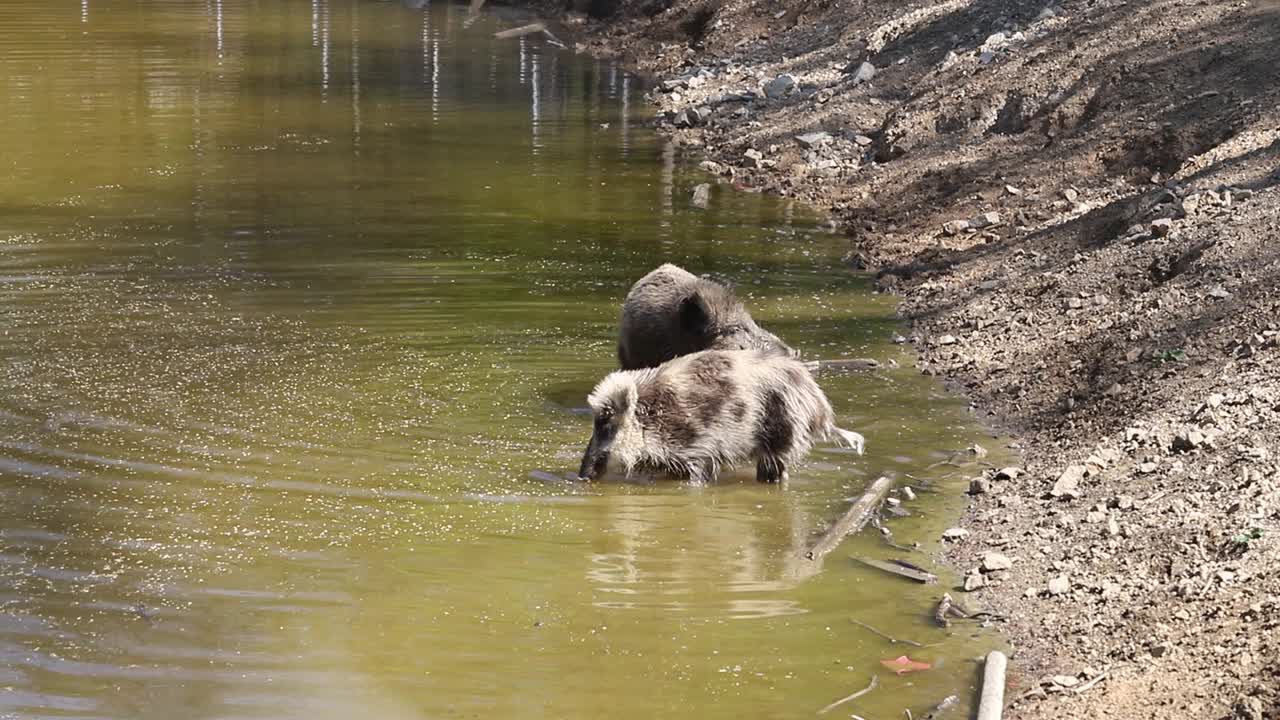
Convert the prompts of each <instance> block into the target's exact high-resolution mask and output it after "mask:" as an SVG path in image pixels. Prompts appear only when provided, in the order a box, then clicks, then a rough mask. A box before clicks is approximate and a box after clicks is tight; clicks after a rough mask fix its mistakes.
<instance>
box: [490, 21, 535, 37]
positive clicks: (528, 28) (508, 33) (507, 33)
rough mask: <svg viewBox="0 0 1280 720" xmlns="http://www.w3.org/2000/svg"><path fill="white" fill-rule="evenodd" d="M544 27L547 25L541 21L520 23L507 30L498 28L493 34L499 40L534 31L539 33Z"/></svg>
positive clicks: (530, 33)
mask: <svg viewBox="0 0 1280 720" xmlns="http://www.w3.org/2000/svg"><path fill="white" fill-rule="evenodd" d="M546 29H547V26H546V25H543V24H542V23H530V24H528V25H521V26H520V27H517V28H511V29H509V30H499V31H498V32H496V33H494V34H493V36H494V37H496V38H498V39H499V40H506V39H507V38H513V37H520V36H521V35H532V34H534V33H540V32H542V31H543V30H546Z"/></svg>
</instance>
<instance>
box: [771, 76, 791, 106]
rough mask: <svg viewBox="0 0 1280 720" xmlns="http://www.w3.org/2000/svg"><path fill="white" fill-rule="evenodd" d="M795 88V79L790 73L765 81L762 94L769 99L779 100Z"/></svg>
mask: <svg viewBox="0 0 1280 720" xmlns="http://www.w3.org/2000/svg"><path fill="white" fill-rule="evenodd" d="M795 89H796V79H795V78H794V77H792V76H791V75H779V76H778V77H776V78H774V79H772V80H770V81H769V82H767V83H765V86H764V95H765V97H767V98H769V99H770V100H781V99H782V98H785V97H786V96H787V95H790V94H791V93H792V92H794V91H795Z"/></svg>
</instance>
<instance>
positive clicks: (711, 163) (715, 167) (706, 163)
mask: <svg viewBox="0 0 1280 720" xmlns="http://www.w3.org/2000/svg"><path fill="white" fill-rule="evenodd" d="M698 167H700V168H702V169H703V170H706V171H707V172H709V173H711V174H712V175H719V174H721V173H723V172H724V166H723V165H721V164H720V163H718V162H716V161H715V160H703V161H702V162H700V163H698Z"/></svg>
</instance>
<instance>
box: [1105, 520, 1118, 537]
mask: <svg viewBox="0 0 1280 720" xmlns="http://www.w3.org/2000/svg"><path fill="white" fill-rule="evenodd" d="M1107 535H1109V536H1111V537H1120V523H1119V522H1117V521H1116V519H1115V517H1108V518H1107Z"/></svg>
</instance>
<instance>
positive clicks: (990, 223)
mask: <svg viewBox="0 0 1280 720" xmlns="http://www.w3.org/2000/svg"><path fill="white" fill-rule="evenodd" d="M999 224H1000V213H997V212H987V213H982V214H981V215H979V216H978V217H976V218H974V219H972V220H970V221H969V227H972V228H978V229H982V228H989V227H994V226H996V225H999Z"/></svg>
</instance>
